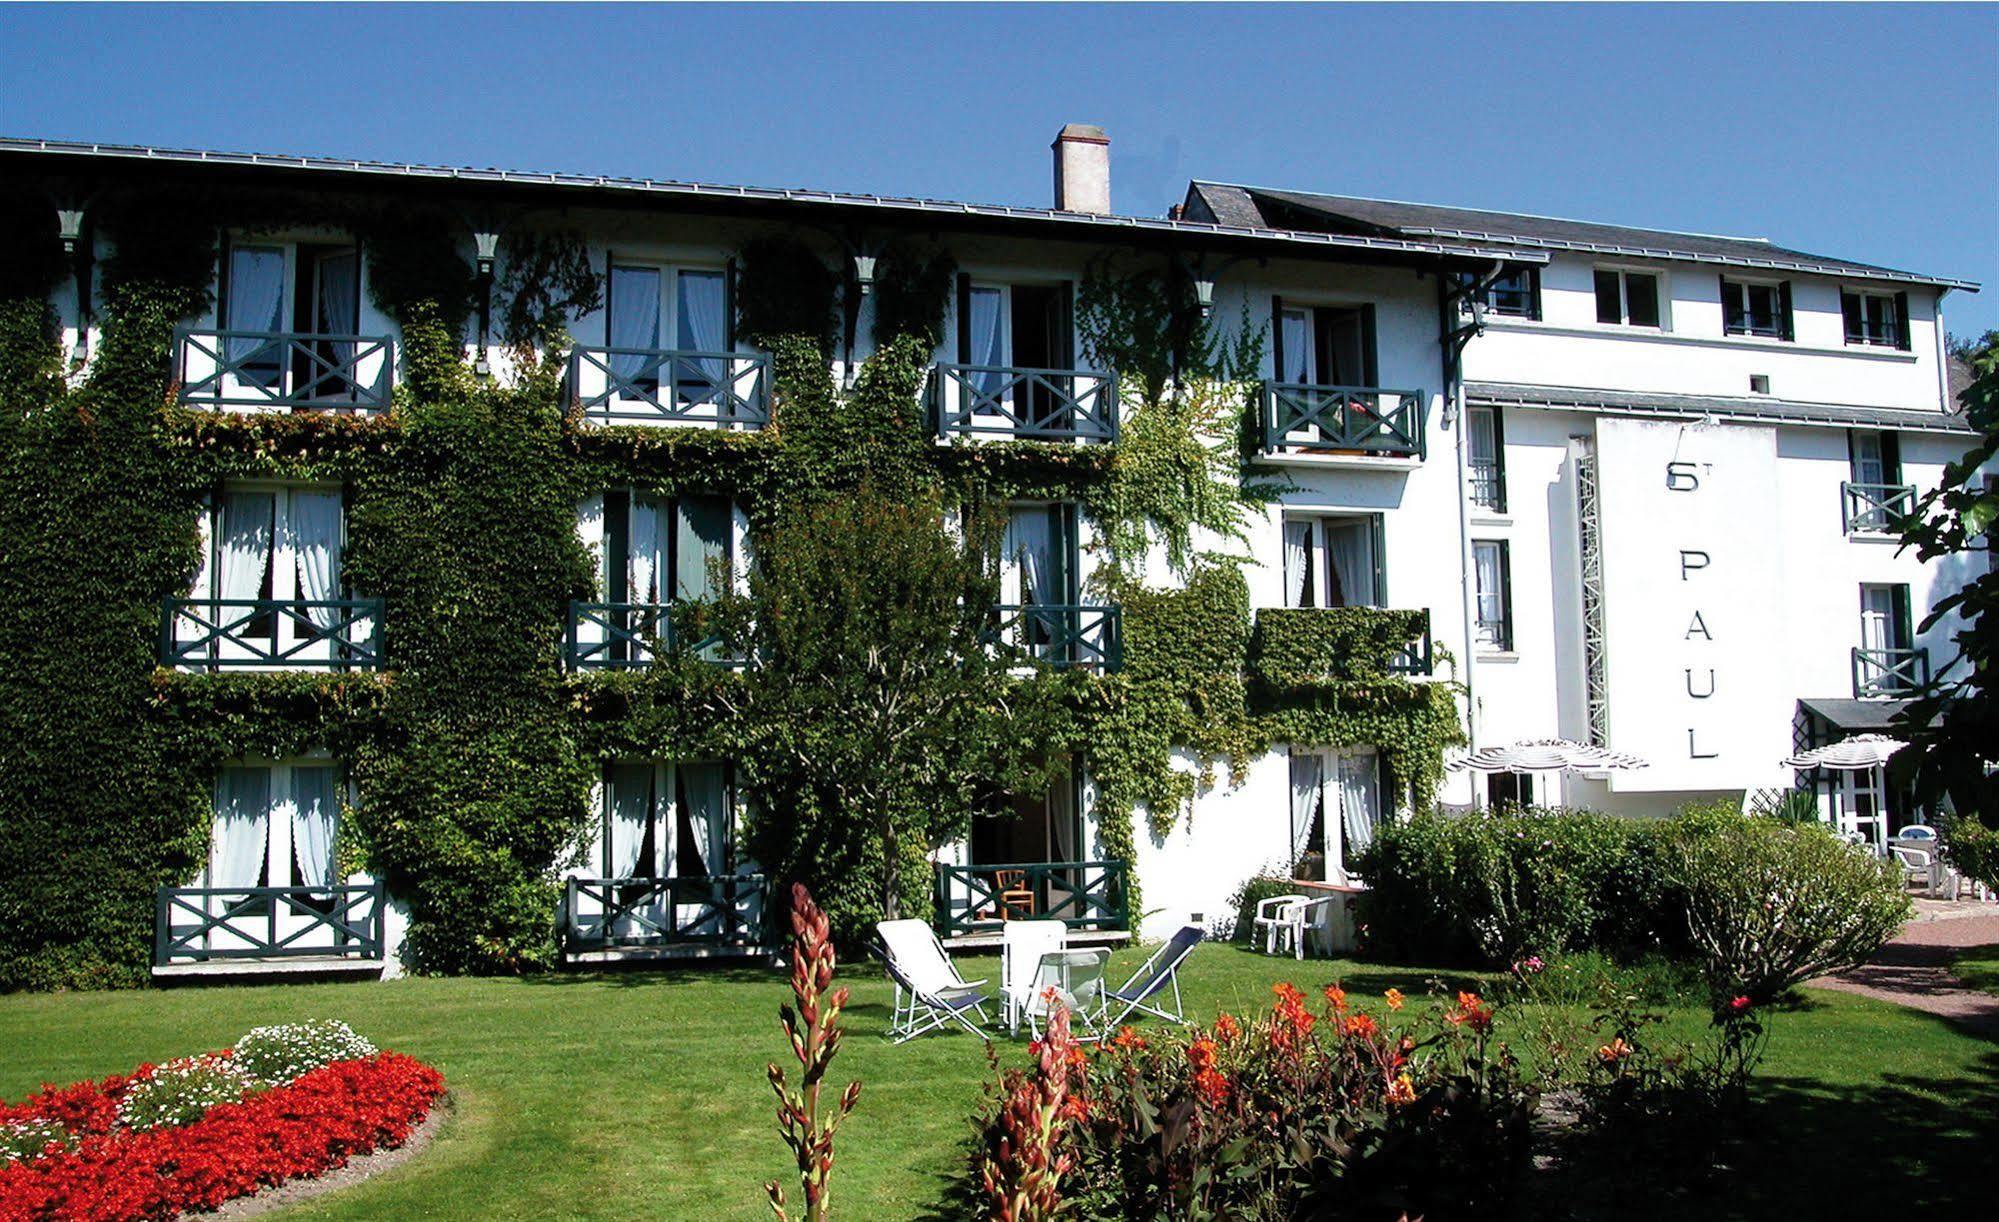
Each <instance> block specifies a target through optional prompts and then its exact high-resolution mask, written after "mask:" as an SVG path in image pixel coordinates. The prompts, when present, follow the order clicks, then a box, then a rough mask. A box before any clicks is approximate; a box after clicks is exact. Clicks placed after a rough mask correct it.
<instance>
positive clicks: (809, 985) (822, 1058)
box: [764, 883, 861, 1222]
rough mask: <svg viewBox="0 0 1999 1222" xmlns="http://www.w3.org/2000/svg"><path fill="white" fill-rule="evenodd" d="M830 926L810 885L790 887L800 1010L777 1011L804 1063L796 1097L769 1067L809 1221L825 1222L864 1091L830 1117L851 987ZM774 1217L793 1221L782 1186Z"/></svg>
mask: <svg viewBox="0 0 1999 1222" xmlns="http://www.w3.org/2000/svg"><path fill="white" fill-rule="evenodd" d="M833 967H834V954H833V934H832V927H831V924H830V923H829V922H828V920H827V918H826V914H825V912H823V911H822V910H821V909H820V907H819V905H817V904H815V903H813V902H812V894H811V892H809V891H807V890H806V889H805V885H804V884H803V883H793V884H792V885H791V992H792V996H793V998H794V1000H795V1001H796V1002H797V1007H796V1008H795V1009H794V1008H793V1007H792V1006H790V1005H783V1006H779V1007H778V1017H779V1018H781V1019H782V1020H783V1021H784V1031H785V1034H786V1035H787V1036H788V1037H789V1038H790V1040H791V1052H792V1055H793V1056H795V1057H797V1058H798V1064H799V1068H800V1070H801V1073H800V1075H799V1089H798V1090H792V1089H791V1088H790V1086H789V1085H788V1084H787V1083H786V1081H785V1076H784V1070H782V1069H780V1068H778V1067H777V1065H776V1064H774V1063H773V1064H771V1065H769V1066H767V1067H766V1068H767V1072H768V1073H769V1076H770V1088H771V1090H772V1091H774V1092H776V1094H777V1123H778V1132H779V1133H780V1134H782V1135H783V1137H784V1144H786V1145H787V1146H790V1147H791V1152H792V1155H793V1156H794V1157H795V1158H796V1159H797V1160H798V1187H799V1191H800V1193H801V1194H802V1195H803V1196H804V1198H805V1212H804V1214H802V1215H801V1218H802V1219H803V1220H804V1222H824V1219H826V1218H827V1217H829V1216H830V1214H829V1210H830V1208H831V1207H830V1204H829V1193H830V1180H831V1179H832V1175H833V1134H834V1132H835V1131H836V1130H837V1129H838V1128H839V1127H840V1122H841V1121H843V1120H845V1119H846V1118H847V1114H848V1113H849V1112H852V1111H853V1110H854V1105H855V1104H856V1103H858V1102H860V1098H861V1084H860V1083H859V1082H849V1083H848V1084H847V1089H846V1090H845V1091H843V1092H842V1093H841V1095H840V1098H839V1101H838V1103H837V1104H836V1105H835V1106H834V1107H833V1108H831V1109H829V1110H826V1111H823V1112H822V1110H821V1107H820V1096H819V1092H820V1086H821V1083H822V1080H823V1079H824V1078H825V1077H826V1071H827V1069H828V1068H829V1067H830V1066H831V1065H832V1063H833V1054H834V1053H836V1052H838V1051H839V1050H840V1034H841V1032H840V1011H841V1010H842V1009H843V1008H844V1007H845V1006H846V1004H847V989H846V986H844V985H842V986H841V987H839V988H837V989H835V988H833V987H832V986H833ZM764 1191H765V1192H766V1193H768V1194H769V1195H770V1207H771V1212H772V1213H774V1214H776V1215H777V1217H778V1218H780V1219H786V1220H788V1219H789V1218H790V1216H791V1215H790V1214H788V1213H786V1212H785V1208H784V1189H783V1187H782V1186H780V1185H779V1184H778V1182H777V1181H776V1180H771V1181H770V1182H769V1183H767V1184H765V1185H764Z"/></svg>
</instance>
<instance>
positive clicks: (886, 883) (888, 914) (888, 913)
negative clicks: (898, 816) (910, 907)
mask: <svg viewBox="0 0 1999 1222" xmlns="http://www.w3.org/2000/svg"><path fill="white" fill-rule="evenodd" d="M881 840H882V919H883V920H887V921H893V920H897V919H899V918H900V916H901V910H902V841H901V837H899V836H897V835H896V834H895V825H894V824H893V823H886V824H884V825H883V826H882V837H881Z"/></svg>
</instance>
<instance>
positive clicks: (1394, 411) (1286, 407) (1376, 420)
mask: <svg viewBox="0 0 1999 1222" xmlns="http://www.w3.org/2000/svg"><path fill="white" fill-rule="evenodd" d="M1263 448H1264V450H1265V452H1267V453H1277V452H1280V451H1287V450H1288V451H1297V452H1304V453H1314V452H1322V451H1339V450H1349V451H1359V452H1360V453H1362V454H1367V455H1385V456H1390V457H1397V458H1409V457H1414V458H1422V457H1424V456H1425V449H1424V435H1423V395H1422V392H1420V391H1414V390H1381V389H1378V388H1376V387H1371V386H1306V385H1298V384H1291V383H1283V382H1266V383H1264V386H1263Z"/></svg>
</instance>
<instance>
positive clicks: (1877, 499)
mask: <svg viewBox="0 0 1999 1222" xmlns="http://www.w3.org/2000/svg"><path fill="white" fill-rule="evenodd" d="M1846 448H1847V461H1848V466H1849V471H1848V474H1849V477H1850V478H1849V482H1848V485H1847V488H1846V529H1847V532H1848V533H1849V534H1851V533H1854V532H1861V531H1866V532H1873V533H1876V534H1879V533H1881V532H1884V531H1886V530H1888V529H1889V528H1890V527H1891V526H1892V525H1893V522H1894V515H1895V514H1896V513H1897V512H1905V511H1906V510H1907V509H1908V508H1909V507H1910V505H1909V501H1910V498H1909V497H1905V496H1904V495H1903V494H1902V486H1901V485H1902V458H1901V446H1900V445H1899V444H1898V443H1897V441H1896V437H1895V434H1894V433H1893V432H1891V431H1887V430H1876V429H1853V430H1850V431H1848V433H1847V435H1846Z"/></svg>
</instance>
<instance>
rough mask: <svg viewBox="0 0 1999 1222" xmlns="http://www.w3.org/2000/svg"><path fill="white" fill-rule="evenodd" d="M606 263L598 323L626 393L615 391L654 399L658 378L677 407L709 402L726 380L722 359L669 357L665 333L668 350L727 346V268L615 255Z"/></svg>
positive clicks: (726, 369)
mask: <svg viewBox="0 0 1999 1222" xmlns="http://www.w3.org/2000/svg"><path fill="white" fill-rule="evenodd" d="M610 266H611V274H610V279H609V283H608V285H607V286H606V291H605V294H604V314H605V321H604V328H605V336H606V338H607V339H608V341H609V347H610V348H611V349H612V352H611V354H610V366H611V374H612V378H613V381H614V382H616V383H617V386H618V389H620V390H623V391H624V392H626V393H625V394H624V395H623V396H620V397H627V398H643V397H647V396H650V397H654V398H656V397H657V396H658V395H659V389H660V385H661V383H662V382H671V384H672V386H673V389H674V393H675V398H676V406H679V407H686V406H695V405H700V404H704V403H708V402H710V401H712V400H714V399H715V397H716V395H717V394H718V393H719V392H720V391H721V390H722V389H723V388H724V386H725V384H726V382H727V380H728V375H729V362H728V361H727V360H726V359H724V358H721V357H717V356H712V355H710V356H675V357H669V356H668V355H667V351H666V349H667V347H668V345H667V344H666V343H665V342H664V337H666V336H671V337H672V341H673V342H672V344H671V350H672V351H673V352H675V353H710V354H713V353H726V352H729V351H731V350H732V349H733V348H734V346H735V336H734V335H733V333H732V332H733V328H732V327H731V325H730V318H729V288H728V285H729V278H728V273H727V272H726V271H723V270H719V269H714V268H680V269H670V268H664V267H653V266H648V265H644V264H638V263H619V262H616V261H613V262H612V263H611V265H610ZM669 290H670V294H669Z"/></svg>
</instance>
